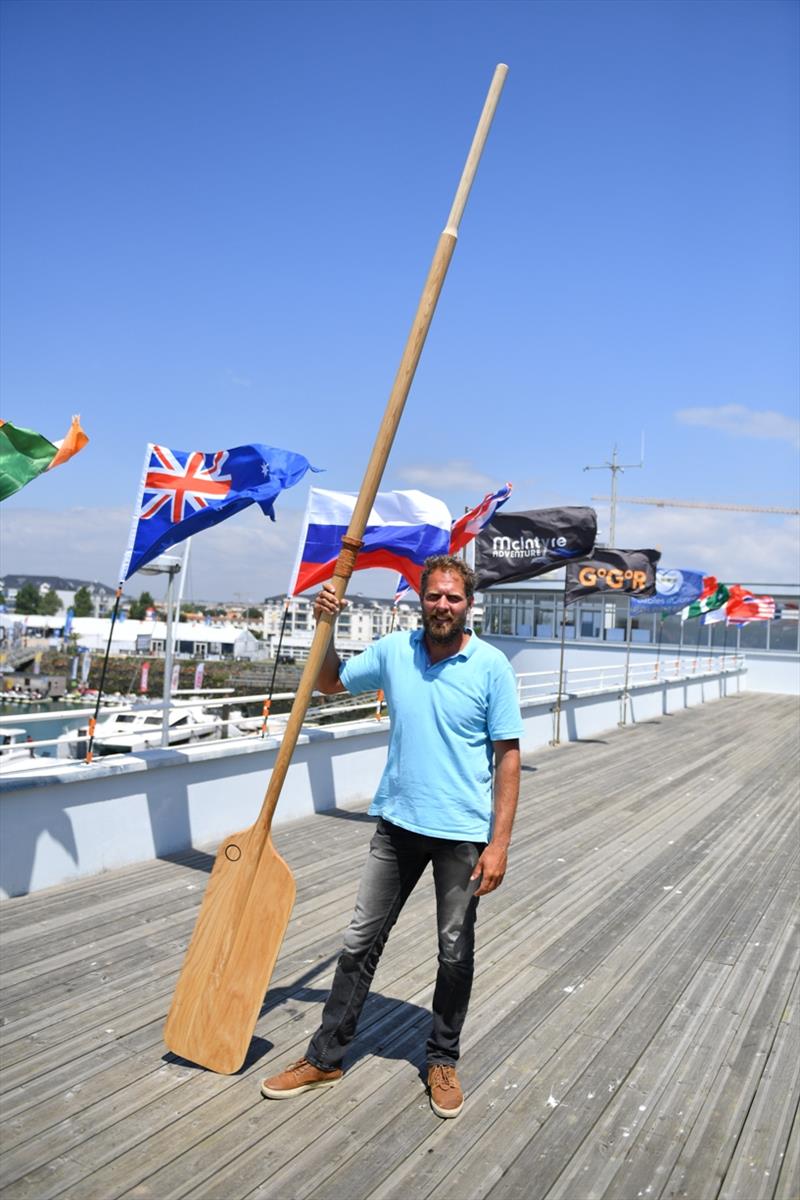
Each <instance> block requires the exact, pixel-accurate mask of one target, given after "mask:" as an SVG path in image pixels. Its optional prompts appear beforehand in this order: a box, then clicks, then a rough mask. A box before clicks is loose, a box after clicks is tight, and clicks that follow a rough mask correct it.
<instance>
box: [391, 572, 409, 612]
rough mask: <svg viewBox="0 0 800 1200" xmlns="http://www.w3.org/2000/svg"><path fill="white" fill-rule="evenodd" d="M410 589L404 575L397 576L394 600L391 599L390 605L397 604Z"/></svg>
mask: <svg viewBox="0 0 800 1200" xmlns="http://www.w3.org/2000/svg"><path fill="white" fill-rule="evenodd" d="M410 591H411V584H410V583H409V582H408V580H407V579H406V577H405V576H404V575H400V576H398V579H397V587H396V588H395V589H394V600H393V601H392V607H394V606H395V605H396V604H399V603H400V601H401V600H402V599H403V596H405V594H406V592H410Z"/></svg>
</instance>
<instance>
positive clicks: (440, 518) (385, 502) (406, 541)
mask: <svg viewBox="0 0 800 1200" xmlns="http://www.w3.org/2000/svg"><path fill="white" fill-rule="evenodd" d="M356 500H357V496H356V494H355V493H354V492H329V491H326V490H325V489H323V488H309V494H308V508H307V510H306V523H305V528H304V530H303V535H302V537H301V538H300V550H299V553H298V557H297V563H296V565H295V569H294V573H293V575H292V585H291V587H290V588H289V595H290V596H296V595H297V594H298V593H299V592H304V591H306V589H307V588H310V587H314V586H315V584H318V583H323V582H324V581H325V580H326V579H330V578H331V576H332V575H333V568H334V567H335V565H336V559H337V557H338V555H339V551H340V549H341V546H342V537H343V536H344V535H345V534H346V533H347V529H348V526H349V524H350V519H351V517H352V515H353V509H354V508H355V504H356ZM449 546H450V512H449V510H448V508H447V505H446V504H444V503H443V502H442V501H441V500H436V499H435V498H434V497H433V496H426V495H425V493H424V492H417V491H408V492H378V494H377V496H376V497H375V503H374V504H373V506H372V510H371V512H370V514H369V518H368V520H367V527H366V529H365V530H364V545H363V547H362V549H361V550H360V551H359V554H358V557H357V559H356V564H355V568H354V569H355V570H356V571H365V570H367V569H368V568H370V567H388V568H389V570H390V571H399V572H400V573H401V575H403V576H405V578H406V579H408V580H409V582H410V583H411V585H412V586H413V587H414V588H416V589H417V591H418V590H419V582H420V577H421V575H422V564H423V563H424V561H425V559H426V558H427V557H428V555H430V554H447V553H448V550H449Z"/></svg>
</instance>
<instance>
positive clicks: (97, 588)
mask: <svg viewBox="0 0 800 1200" xmlns="http://www.w3.org/2000/svg"><path fill="white" fill-rule="evenodd" d="M26 583H32V584H33V586H34V587H35V588H36V589H37V590H38V592H39V595H40V596H46V595H47V594H48V592H55V593H56V595H57V596H58V598H59V600H60V601H61V610H60V611H61V612H63V613H66V611H67V609H68V608H71V607H72V605H73V604H74V603H75V593H76V592H77V591H79V590H80V589H81V588H86V590H87V592H88V593H89V596H90V597H91V601H92V607H93V608H94V614H95V616H96V617H102V616H105V614H106V613H110V612H111V610H112V608H113V607H114V597H115V595H116V592H115V591H114V588H111V587H108V586H107V585H106V584H105V583H98V582H97V581H96V580H95V581H94V582H92V581H91V580H88V579H72V578H65V577H64V576H62V575H3V576H0V590H1V591H2V592H3V595H4V596H5V598H6V600H5V603H6V610H7V611H8V612H13V611H14V607H15V604H16V599H17V593H18V591H19V590H20V588H21V587H23V586H24V585H25V584H26Z"/></svg>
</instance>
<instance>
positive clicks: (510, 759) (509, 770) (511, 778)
mask: <svg viewBox="0 0 800 1200" xmlns="http://www.w3.org/2000/svg"><path fill="white" fill-rule="evenodd" d="M519 771H520V757H519V749H518V748H517V747H516V746H510V747H509V748H508V749H506V750H504V751H503V752H502V754H498V756H497V765H496V770H495V778H494V823H493V826H492V841H493V842H495V843H496V844H498V845H500V846H503V847H508V846H509V845H510V843H511V830H512V828H513V826H514V817H515V816H516V812H517V801H518V799H519Z"/></svg>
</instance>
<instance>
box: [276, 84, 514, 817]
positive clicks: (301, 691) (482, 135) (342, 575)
mask: <svg viewBox="0 0 800 1200" xmlns="http://www.w3.org/2000/svg"><path fill="white" fill-rule="evenodd" d="M507 73H508V67H507V66H505V64H504V63H500V64H499V65H498V66H497V67H496V68H495V72H494V75H493V77H492V82H491V86H490V87H489V91H488V93H487V96H486V101H485V103H484V106H483V111H482V112H481V116H480V120H479V121H478V125H477V128H476V130H475V135H474V137H473V139H472V145H471V146H470V150H469V154H468V155H467V161H466V164H465V166H464V170H463V172H462V174H461V180H460V182H459V185H458V189H457V191H456V195H455V199H454V201H453V206H452V208H451V210H450V216H449V217H448V219H447V225H446V226H445V228H444V230H443V231H442V233H441V235H440V237H439V241H438V242H437V245H436V250H435V252H434V255H433V261H432V263H431V266H430V269H429V271H428V276H427V279H426V280H425V286H424V287H423V289H422V296H421V297H420V301H419V305H418V307H417V311H416V314H415V316H414V320H413V323H412V325H411V331H410V333H409V335H408V338H407V340H406V345H405V350H404V351H403V356H402V358H401V359H400V365H399V367H398V368H397V374H396V375H395V379H394V383H393V385H392V390H391V392H390V393H389V399H388V401H387V404H386V410H385V412H384V414H383V420H382V421H381V424H380V428H379V429H378V434H377V437H376V439H375V444H374V446H373V448H372V454H371V455H370V459H369V462H368V464H367V468H366V471H365V472H364V479H363V481H362V484H361V489H360V491H359V494H358V499H357V500H356V504H355V508H354V509H353V515H352V517H351V519H350V525H349V527H348V530H347V533H346V535H345V536H344V538H343V539H342V549H341V552H340V554H339V557H338V559H337V562H336V568H335V571H334V576H333V586H334V588H335V591H336V595H337V597H338V598H339V599H340V600H341V599H342V597H343V596H344V593H345V591H346V590H347V584H348V582H349V580H350V576H351V574H352V572H353V567H354V565H355V560H356V557H357V555H358V551H359V549H360V547H361V539H362V538H363V536H364V530H365V528H366V525H367V521H368V519H369V514H370V512H371V510H372V506H373V504H374V503H375V497H376V495H377V492H378V488H379V486H380V482H381V478H382V477H383V472H384V468H385V466H386V461H387V459H388V457H389V451H390V450H391V448H392V443H393V442H394V437H395V433H396V432H397V426H398V424H399V423H400V418H401V416H402V414H403V408H404V407H405V402H406V399H407V398H408V393H409V391H410V389H411V383H412V380H413V378H414V373H415V371H416V369H417V364H418V362H419V359H420V355H421V354H422V347H423V346H424V345H425V338H426V337H427V335H428V330H429V329H430V325H431V321H432V319H433V314H434V312H435V310H436V303H437V301H438V299H439V294H440V292H441V290H442V284H443V283H444V279H445V276H446V274H447V268H448V267H449V265H450V259H451V258H452V257H453V251H454V250H455V246H456V239H457V236H458V226H459V224H460V222H461V217H462V215H463V212H464V208H465V205H466V203H467V198H468V196H469V193H470V189H471V187H472V183H473V180H474V179H475V173H476V171H477V169H478V163H479V161H480V157H481V153H482V152H483V147H484V145H485V143H486V137H487V135H488V133H489V128H490V126H491V123H492V118H493V117H494V114H495V109H496V108H497V102H498V100H499V99H500V93H501V91H502V89H503V84H504V83H505V78H506V74H507ZM334 620H335V618H334V617H333V616H332V615H331V614H329V613H325V614H323V616H322V617H321V619H320V620H319V622H318V624H317V628H316V631H315V633H314V637H313V639H312V642H311V648H310V650H309V654H308V659H307V661H306V665H305V669H304V670H303V674H302V677H301V679H300V684H299V686H298V689H297V693H296V695H295V698H294V703H293V705H292V711H291V713H290V714H289V720H288V722H287V724H286V729H285V730H284V734H283V739H282V741H281V745H280V749H279V750H278V754H277V756H276V759H275V765H274V767H273V769H272V775H271V777H270V781H269V786H268V788H267V794H266V796H265V797H264V803H263V805H262V806H261V812H260V813H259V816H258V820H257V822H256V827H255V829H254V833H255V834H256V836H260V837H261V838H263V839H266V836H267V834H268V833H269V829H270V825H271V824H272V817H273V814H274V812H275V807H276V805H277V803H278V798H279V797H280V793H281V788H282V787H283V782H284V779H285V778H286V773H287V771H288V769H289V763H290V762H291V758H292V754H293V753H294V748H295V745H296V744H297V739H298V737H299V735H300V730H301V728H302V724H303V721H304V719H305V715H306V709H307V708H308V704H309V701H310V699H311V694H312V692H313V690H314V686H315V684H316V681H317V676H318V675H319V672H320V668H321V667H322V663H323V661H324V659H325V655H326V653H327V650H328V645H329V643H330V640H331V634H332V631H333V624H334ZM256 831H257V832H256Z"/></svg>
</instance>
